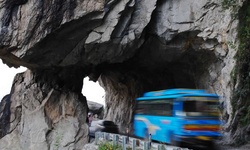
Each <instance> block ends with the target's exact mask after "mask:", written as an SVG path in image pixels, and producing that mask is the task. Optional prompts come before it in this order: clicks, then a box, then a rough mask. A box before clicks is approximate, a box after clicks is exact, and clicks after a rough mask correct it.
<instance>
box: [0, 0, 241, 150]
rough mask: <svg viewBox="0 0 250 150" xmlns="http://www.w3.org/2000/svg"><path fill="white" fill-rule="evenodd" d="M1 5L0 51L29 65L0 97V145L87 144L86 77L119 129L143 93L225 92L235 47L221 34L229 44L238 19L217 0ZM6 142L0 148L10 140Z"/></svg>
mask: <svg viewBox="0 0 250 150" xmlns="http://www.w3.org/2000/svg"><path fill="white" fill-rule="evenodd" d="M0 5H2V6H3V8H4V9H3V10H1V11H2V13H0V16H1V17H2V18H4V19H2V21H1V23H0V26H1V30H0V37H1V38H0V58H1V59H2V61H3V62H4V63H6V64H7V65H8V66H10V67H18V66H25V67H27V68H28V70H27V71H26V72H24V73H22V74H17V75H16V77H15V79H14V81H13V86H12V89H11V93H10V94H9V95H8V98H5V99H3V100H2V103H1V105H0V106H1V107H0V110H4V109H6V107H9V108H10V109H8V111H10V110H11V111H10V112H9V115H7V116H6V117H0V120H1V119H7V120H12V121H11V122H10V123H5V124H4V125H1V126H0V129H1V130H0V145H1V146H2V145H3V144H1V142H2V143H3V142H6V141H9V139H11V138H12V139H15V140H14V141H13V142H12V143H16V144H17V145H19V146H20V147H22V148H24V149H25V148H27V147H32V146H33V147H35V148H37V149H39V148H42V149H45V147H46V148H47V149H52V148H54V147H55V145H56V144H55V143H56V142H58V139H60V140H61V141H60V143H61V144H60V145H59V148H62V149H63V148H68V147H74V148H79V147H80V146H82V144H83V143H86V142H87V134H88V131H87V124H86V116H87V114H86V113H87V104H86V98H85V97H84V95H82V94H81V90H82V87H83V86H84V84H83V78H85V77H87V76H88V77H89V78H90V79H91V80H92V81H94V82H95V81H99V83H100V85H101V86H102V87H103V88H104V90H105V103H106V110H105V115H104V118H105V119H109V120H113V121H114V122H115V123H117V124H118V125H119V126H120V130H121V132H123V131H124V130H123V129H124V128H126V127H129V128H131V127H132V113H133V110H134V106H135V98H136V97H138V96H141V95H142V94H143V93H144V92H147V91H152V90H162V89H168V88H201V89H206V90H207V91H209V92H213V93H217V94H219V95H221V96H223V97H224V98H225V99H230V97H231V93H230V91H231V90H232V86H233V85H232V83H231V82H230V73H231V71H232V70H233V67H234V64H235V63H234V59H233V57H234V54H235V51H234V50H233V49H232V48H230V47H229V46H228V44H227V42H228V41H230V42H233V43H235V42H236V40H235V39H236V34H235V28H236V26H237V21H234V20H232V19H231V17H230V12H229V11H226V12H222V11H221V10H222V7H221V4H220V2H218V1H216V0H213V1H206V0H192V1H174V0H170V1H162V0H144V1H142V0H139V1H134V0H121V1H116V0H109V1H105V0H98V1H96V0H86V1H81V0H76V1H62V2H61V1H38V2H35V1H22V3H21V2H19V1H18V2H17V1H15V0H13V1H11V2H10V1H4V2H3V3H1V4H0ZM28 14H31V15H28ZM3 16H4V17H3ZM223 100H224V99H223ZM223 100H222V101H223ZM9 101H11V105H10V103H9ZM225 103H226V104H228V105H227V107H225V110H224V114H223V116H227V120H226V121H227V124H226V125H225V126H226V127H227V126H229V125H230V122H231V119H232V116H231V115H229V114H230V111H231V107H230V100H227V101H225ZM31 122H32V123H31ZM65 130H67V131H68V132H63V131H65ZM33 133H37V134H36V135H33ZM38 133H39V134H38ZM34 137H35V138H34ZM38 141H40V143H39V144H37V143H36V142H38ZM7 143H8V144H4V146H5V147H1V146H0V148H10V147H13V146H16V145H13V144H12V143H11V142H7ZM57 146H58V145H57Z"/></svg>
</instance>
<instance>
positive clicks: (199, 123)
mask: <svg viewBox="0 0 250 150" xmlns="http://www.w3.org/2000/svg"><path fill="white" fill-rule="evenodd" d="M218 104H219V96H218V95H216V94H210V93H207V92H206V91H205V90H200V89H168V90H161V91H152V92H147V93H145V94H144V95H143V97H139V98H137V99H136V109H135V112H134V122H133V128H134V135H135V136H136V137H140V138H151V140H155V141H158V142H163V143H168V144H171V145H176V146H180V145H182V144H184V143H185V144H187V145H190V144H191V145H205V144H211V143H212V141H213V140H214V139H217V138H219V137H220V136H221V133H220V120H219V111H218Z"/></svg>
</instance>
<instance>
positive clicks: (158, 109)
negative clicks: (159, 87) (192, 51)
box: [135, 100, 173, 116]
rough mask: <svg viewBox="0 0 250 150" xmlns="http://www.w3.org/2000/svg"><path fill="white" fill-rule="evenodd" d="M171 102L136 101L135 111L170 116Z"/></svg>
mask: <svg viewBox="0 0 250 150" xmlns="http://www.w3.org/2000/svg"><path fill="white" fill-rule="evenodd" d="M172 107H173V102H172V101H169V100H153V101H138V102H137V108H136V111H135V113H136V114H142V115H153V116H172Z"/></svg>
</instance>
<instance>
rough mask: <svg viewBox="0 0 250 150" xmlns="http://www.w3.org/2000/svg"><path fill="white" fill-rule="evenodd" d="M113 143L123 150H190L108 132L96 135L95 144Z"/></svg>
mask: <svg viewBox="0 0 250 150" xmlns="http://www.w3.org/2000/svg"><path fill="white" fill-rule="evenodd" d="M105 141H107V142H112V143H113V145H118V144H119V145H121V146H122V149H123V150H127V148H129V149H132V150H190V149H188V148H182V147H176V146H172V145H166V144H160V143H155V142H151V141H150V140H142V139H138V138H134V137H128V136H126V135H120V134H113V133H107V132H96V133H95V144H96V145H98V144H100V143H101V142H105Z"/></svg>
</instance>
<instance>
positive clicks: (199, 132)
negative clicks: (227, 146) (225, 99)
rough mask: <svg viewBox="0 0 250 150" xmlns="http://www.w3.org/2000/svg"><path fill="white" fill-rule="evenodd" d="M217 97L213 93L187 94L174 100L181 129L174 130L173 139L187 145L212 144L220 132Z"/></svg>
mask: <svg viewBox="0 0 250 150" xmlns="http://www.w3.org/2000/svg"><path fill="white" fill-rule="evenodd" d="M218 104H219V97H218V96H217V95H215V94H204V95H187V96H184V97H182V98H179V99H178V100H177V101H176V111H175V116H176V117H177V118H179V121H180V124H179V125H180V128H181V130H176V131H175V137H174V138H175V139H174V140H175V141H178V142H181V143H185V144H188V145H191V144H193V145H197V146H199V145H201V146H204V145H213V140H215V139H218V138H219V137H220V136H221V134H220V123H221V122H220V120H219V111H218Z"/></svg>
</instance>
